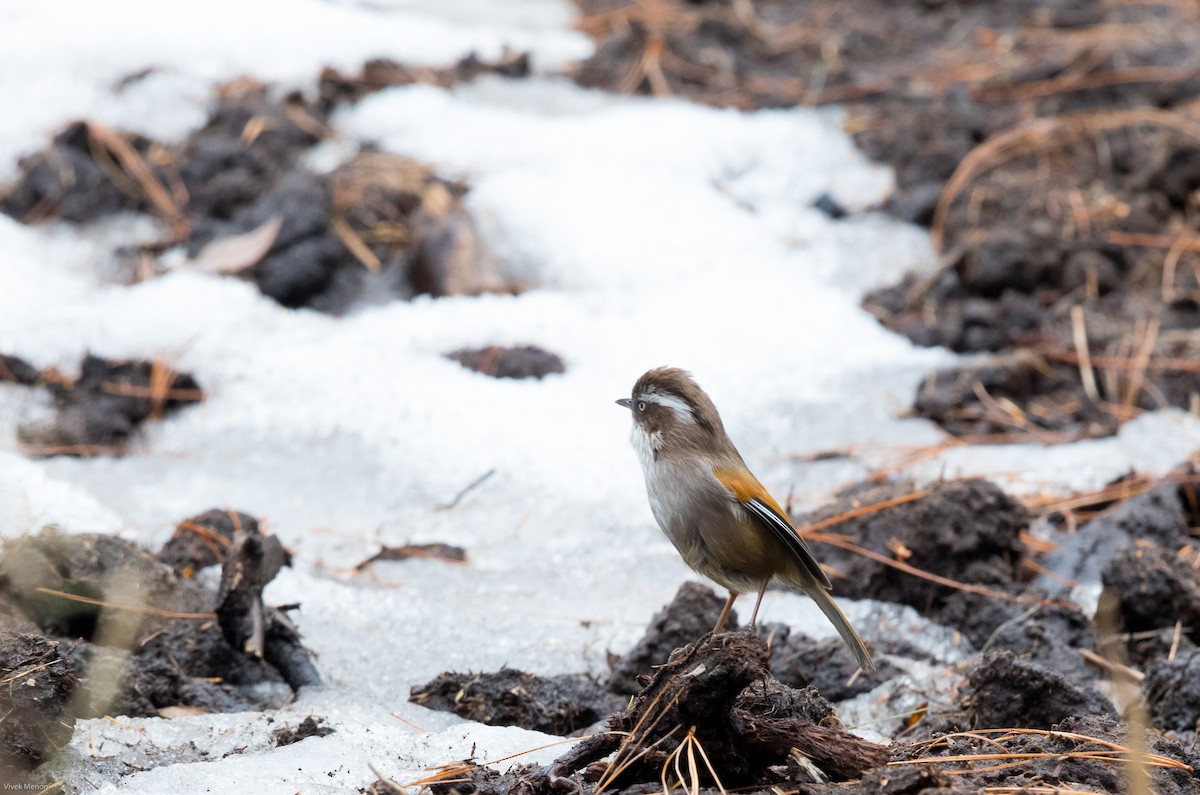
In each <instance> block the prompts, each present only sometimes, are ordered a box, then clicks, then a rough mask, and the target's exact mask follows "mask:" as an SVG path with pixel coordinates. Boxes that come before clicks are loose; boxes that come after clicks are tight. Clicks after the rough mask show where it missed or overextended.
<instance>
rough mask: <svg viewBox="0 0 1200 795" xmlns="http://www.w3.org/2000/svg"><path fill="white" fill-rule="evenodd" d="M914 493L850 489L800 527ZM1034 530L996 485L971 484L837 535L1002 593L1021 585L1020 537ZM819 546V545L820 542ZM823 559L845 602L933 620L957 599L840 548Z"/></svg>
mask: <svg viewBox="0 0 1200 795" xmlns="http://www.w3.org/2000/svg"><path fill="white" fill-rule="evenodd" d="M912 493H913V489H912V487H911V486H908V485H904V484H899V485H884V486H878V487H873V488H871V487H869V488H865V489H864V488H856V489H851V490H850V491H848V492H847V493H844V494H842V495H840V496H839V497H837V498H835V499H834V500H833V501H832V502H830V503H829V504H827V505H825V506H823V507H822V508H821V509H820V510H819V511H817V512H816V513H814V514H811V515H809V516H804V517H800V518H799V519H798V524H797V526H798V527H803V526H804V525H806V524H810V523H816V522H819V521H824V520H828V519H831V518H833V517H837V516H841V515H844V514H846V513H848V512H850V511H854V510H856V509H859V508H862V507H864V506H869V505H874V504H877V503H883V502H885V501H888V500H893V499H897V498H904V497H906V496H908V495H910V494H912ZM1028 525H1029V512H1028V511H1027V510H1026V509H1025V507H1024V506H1023V505H1021V504H1020V503H1018V502H1016V501H1015V500H1013V499H1012V498H1011V497H1009V496H1008V495H1006V494H1005V493H1004V492H1002V491H1001V490H1000V489H999V488H998V487H997V486H996V485H995V484H993V483H989V482H988V481H983V480H970V481H957V482H948V483H938V484H934V485H932V486H930V487H929V493H928V494H927V495H926V496H923V497H921V498H920V499H915V500H910V501H908V502H903V503H901V504H898V505H894V506H892V507H889V508H884V509H882V510H877V511H874V512H870V513H867V514H865V515H863V516H859V517H857V518H851V519H847V520H845V521H842V522H839V523H838V524H837V525H836V526H835V527H833V528H832V529H831V531H832V532H834V533H836V534H837V535H839V536H842V537H844V538H845V539H846V540H848V541H850V542H851V543H853V544H854V545H857V546H858V547H862V548H865V549H868V550H871V551H872V552H876V553H878V554H881V555H884V556H886V557H888V558H889V559H893V558H897V557H899V558H900V559H901V560H902V562H904V563H906V564H908V565H909V566H913V567H916V568H918V569H921V570H923V571H925V572H928V573H931V574H935V575H939V576H942V577H946V578H949V579H952V580H955V581H958V582H963V583H970V584H973V585H982V586H989V587H993V588H1000V589H1003V588H1005V587H1007V586H1011V585H1014V584H1016V583H1018V582H1019V580H1020V562H1021V558H1022V556H1023V554H1024V551H1023V548H1022V546H1021V543H1020V533H1021V531H1022V530H1025V529H1026V528H1027V527H1028ZM813 538H814V539H815V540H818V541H819V540H820V535H819V534H817V535H815V536H813ZM818 557H819V558H820V560H821V562H822V564H824V565H825V566H827V567H828V568H829V570H830V571H831V578H832V580H833V583H834V593H835V594H837V595H838V596H844V597H847V598H851V599H867V598H869V599H879V600H881V601H885V602H898V603H900V604H906V605H911V606H913V607H915V608H916V609H917V610H920V611H922V612H924V613H926V614H930V615H933V614H936V612H937V610H938V609H939V608H941V607H942V606H943V604H944V603H945V602H946V600H947V599H949V598H950V597H951V596H952V595H953V594H955V593H957V592H958V591H957V590H956V589H955V588H952V587H950V586H948V585H941V584H938V583H935V582H931V581H929V580H926V579H919V578H917V577H914V576H912V575H911V574H908V573H906V572H902V571H899V570H897V569H896V568H894V567H891V566H887V565H885V564H883V563H880V562H878V561H875V560H872V559H870V558H867V557H865V556H863V555H861V554H859V553H857V552H854V551H850V550H847V549H843V548H839V547H837V546H833V545H829V544H826V545H822V546H821V548H820V549H819V550H818Z"/></svg>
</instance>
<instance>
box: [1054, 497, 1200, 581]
mask: <svg viewBox="0 0 1200 795" xmlns="http://www.w3.org/2000/svg"><path fill="white" fill-rule="evenodd" d="M1182 490H1183V487H1180V486H1176V485H1174V484H1172V485H1166V486H1159V487H1157V488H1153V489H1150V490H1148V491H1145V492H1143V493H1141V494H1137V495H1134V496H1132V497H1130V498H1129V499H1126V500H1123V501H1121V502H1120V503H1118V504H1117V505H1116V506H1114V507H1113V508H1112V510H1109V511H1106V512H1104V513H1102V514H1101V515H1099V516H1097V517H1096V518H1094V519H1092V520H1091V521H1089V522H1088V523H1087V524H1085V525H1084V526H1083V527H1081V528H1079V529H1078V530H1077V531H1076V532H1073V533H1058V534H1056V535H1055V536H1054V542H1055V544H1056V549H1055V550H1054V551H1052V552H1050V553H1049V554H1047V555H1046V557H1045V559H1044V560H1043V561H1042V562H1043V564H1044V565H1045V566H1046V567H1047V568H1049V569H1051V570H1052V571H1054V572H1055V573H1056V574H1058V575H1061V576H1063V577H1067V578H1068V579H1070V580H1073V581H1074V582H1078V583H1098V582H1100V572H1101V571H1103V569H1104V567H1105V566H1106V565H1108V562H1109V561H1110V560H1111V559H1112V557H1113V555H1114V554H1116V552H1117V551H1118V550H1120V549H1124V548H1125V547H1128V546H1130V545H1131V544H1132V543H1134V542H1135V541H1150V542H1153V543H1155V544H1160V545H1163V546H1176V547H1178V546H1182V545H1183V544H1184V543H1185V542H1186V540H1187V539H1188V538H1189V522H1190V521H1193V519H1192V517H1191V516H1190V515H1189V511H1188V508H1187V506H1186V502H1185V499H1186V498H1185V496H1184V494H1183V493H1182Z"/></svg>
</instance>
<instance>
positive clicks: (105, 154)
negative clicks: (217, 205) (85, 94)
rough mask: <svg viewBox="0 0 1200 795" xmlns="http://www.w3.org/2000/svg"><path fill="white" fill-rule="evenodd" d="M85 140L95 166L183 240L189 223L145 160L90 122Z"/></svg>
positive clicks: (116, 135)
mask: <svg viewBox="0 0 1200 795" xmlns="http://www.w3.org/2000/svg"><path fill="white" fill-rule="evenodd" d="M88 140H89V142H90V143H92V155H93V158H94V159H95V161H96V163H97V164H98V165H100V167H101V168H104V169H105V170H106V172H107V173H108V174H109V177H110V178H111V179H113V183H114V184H115V185H116V186H117V187H118V188H120V189H121V190H122V191H124V192H125V193H127V194H129V195H131V196H132V197H133V198H135V199H139V200H144V201H146V202H147V203H148V204H149V205H150V206H151V207H153V208H154V209H155V211H156V212H157V213H158V214H159V215H160V216H161V217H162V219H163V220H164V221H165V222H166V223H167V225H168V226H170V228H171V232H172V234H173V235H174V237H175V239H176V240H183V239H185V238H187V236H188V232H189V224H188V221H187V219H186V218H185V217H184V215H183V211H182V209H181V208H180V206H179V205H178V204H177V203H176V201H175V196H173V195H172V193H171V191H168V190H167V188H166V187H165V186H164V185H163V184H162V183H161V182H159V181H158V178H157V177H155V176H154V172H153V171H152V170H151V169H150V166H149V164H147V163H146V160H145V158H144V157H142V155H141V154H140V153H138V151H137V150H136V149H134V148H133V145H132V144H131V143H129V141H128V140H127V139H126V138H125V137H124V136H123V135H121V134H120V133H117V132H116V131H114V130H111V129H109V128H108V127H105V126H103V125H100V124H95V123H92V124H88ZM114 158H115V163H114V162H113V159H114ZM114 165H115V166H119V173H122V174H124V175H128V177H129V178H130V180H132V185H134V186H136V189H134V188H132V187H130V181H127V180H125V179H121V178H120V177H118V176H116V174H117V173H118V172H114V171H113V166H114Z"/></svg>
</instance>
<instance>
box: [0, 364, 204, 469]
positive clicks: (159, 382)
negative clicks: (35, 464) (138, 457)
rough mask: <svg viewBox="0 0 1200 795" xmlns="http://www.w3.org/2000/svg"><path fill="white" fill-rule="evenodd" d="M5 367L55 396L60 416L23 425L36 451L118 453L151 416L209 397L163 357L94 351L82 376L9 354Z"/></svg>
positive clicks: (26, 442) (29, 447)
mask: <svg viewBox="0 0 1200 795" xmlns="http://www.w3.org/2000/svg"><path fill="white" fill-rule="evenodd" d="M3 366H4V367H3V370H0V375H3V374H4V373H5V372H7V373H8V374H9V375H12V376H13V378H11V379H9V378H0V380H12V381H16V382H17V383H21V384H25V385H29V386H42V387H44V388H46V389H47V390H49V391H50V395H51V397H52V399H53V401H54V412H55V413H54V418H53V419H52V420H51V421H49V422H47V423H45V424H27V425H24V426H22V427H21V428H19V429H18V435H19V437H20V441H21V443H22V445H23V446H24V448H25V450H26V451H27V452H29V453H31V454H33V455H42V456H50V455H76V456H86V455H100V454H115V453H120V452H122V451H123V450H124V448H125V445H126V444H127V443H128V442H129V440H130V439H131V438H132V436H133V434H134V433H135V432H136V431H137V428H138V426H140V425H141V424H142V423H143V422H145V421H147V420H155V419H161V418H162V417H164V416H166V415H167V414H169V413H170V412H173V411H175V410H177V409H179V408H182V407H184V406H187V405H190V404H192V403H197V402H199V401H201V400H203V399H204V393H203V392H202V391H201V389H200V386H199V384H197V383H196V379H195V378H193V377H192V376H191V375H189V374H188V373H180V372H177V371H176V370H173V369H171V368H170V367H168V366H167V365H166V364H164V363H163V362H161V361H154V362H144V361H120V360H115V359H114V360H108V359H101V358H99V357H98V356H92V355H91V354H88V355H87V356H86V357H85V358H84V360H83V362H82V364H81V365H80V373H79V377H78V378H75V379H71V378H68V377H66V376H64V375H62V374H61V373H59V372H58V371H56V370H46V371H42V372H39V371H37V370H35V369H34V368H33V367H31V366H30V365H28V364H27V363H25V362H24V361H23V360H21V359H18V358H17V357H5V358H4V362H3Z"/></svg>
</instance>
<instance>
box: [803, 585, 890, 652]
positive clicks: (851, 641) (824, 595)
mask: <svg viewBox="0 0 1200 795" xmlns="http://www.w3.org/2000/svg"><path fill="white" fill-rule="evenodd" d="M804 593H805V594H806V595H807V596H809V597H810V598H811V599H812V600H813V601H814V602H816V603H817V607H819V608H821V612H822V613H824V614H825V616H826V618H828V619H829V620H830V622H831V623H832V624H833V626H834V627H835V628H836V629H837V631H838V634H839V635H841V636H842V640H844V641H845V642H846V645H847V646H849V647H850V651H852V652H854V659H856V660H858V667H860V668H862V669H863V670H864V671H866V672H867V673H870V672H871V671H874V670H875V660H873V659H871V652H870V651H869V650H868V649H867V644H865V643H863V639H862V638H860V637H859V636H858V633H857V632H855V631H854V627H852V626H850V620H849V619H847V618H846V616H845V614H844V613H842V610H841V608H839V607H838V606H837V602H835V601H833V597H832V596H830V595H829V592H828V591H826V590H825V589H824V588H821V587H820V586H817V587H814V588H805V589H804Z"/></svg>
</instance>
